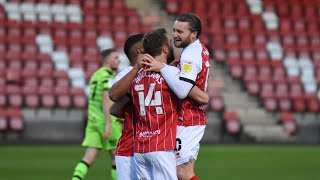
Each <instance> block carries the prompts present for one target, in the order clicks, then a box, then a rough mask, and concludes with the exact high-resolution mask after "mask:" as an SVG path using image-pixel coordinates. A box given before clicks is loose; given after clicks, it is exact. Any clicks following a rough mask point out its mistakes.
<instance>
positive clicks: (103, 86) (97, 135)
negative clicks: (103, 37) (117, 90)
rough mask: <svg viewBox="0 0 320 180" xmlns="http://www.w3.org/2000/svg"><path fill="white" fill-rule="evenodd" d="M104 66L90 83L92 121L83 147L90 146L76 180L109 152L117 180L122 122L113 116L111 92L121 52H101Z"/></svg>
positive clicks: (89, 114) (75, 171)
mask: <svg viewBox="0 0 320 180" xmlns="http://www.w3.org/2000/svg"><path fill="white" fill-rule="evenodd" d="M100 54H101V60H102V67H101V68H99V69H98V70H97V71H96V72H95V73H94V74H93V75H92V77H91V80H90V96H89V97H88V102H89V104H88V109H89V111H88V121H87V127H86V134H85V138H84V140H83V143H82V146H84V147H86V151H85V154H84V156H83V158H82V160H81V161H80V162H79V163H78V164H77V166H76V167H75V170H74V172H73V177H72V180H82V179H84V178H85V175H86V174H87V172H88V170H89V167H90V166H91V165H92V164H93V163H94V162H95V161H96V159H97V157H98V155H99V151H100V150H107V151H109V153H110V157H111V159H112V169H111V176H112V180H116V179H117V175H116V164H115V160H114V153H115V149H116V147H117V143H118V140H119V138H120V136H121V131H122V129H121V123H120V122H119V121H118V120H117V118H116V117H114V116H111V115H110V113H109V110H110V107H111V102H112V101H111V100H110V99H109V93H108V90H109V88H110V87H111V86H112V82H113V79H114V77H115V71H116V70H117V68H118V64H119V62H120V61H119V53H118V52H117V51H116V49H113V48H112V49H106V50H103V51H102V52H101V53H100Z"/></svg>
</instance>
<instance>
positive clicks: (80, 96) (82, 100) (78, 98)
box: [71, 88, 87, 109]
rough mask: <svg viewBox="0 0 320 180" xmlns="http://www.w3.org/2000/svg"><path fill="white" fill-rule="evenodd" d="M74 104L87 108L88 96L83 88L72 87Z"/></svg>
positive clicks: (76, 106) (77, 106) (74, 105)
mask: <svg viewBox="0 0 320 180" xmlns="http://www.w3.org/2000/svg"><path fill="white" fill-rule="evenodd" d="M71 94H72V104H73V107H75V108H80V109H82V108H85V107H86V106H87V97H86V95H85V93H84V90H83V88H71Z"/></svg>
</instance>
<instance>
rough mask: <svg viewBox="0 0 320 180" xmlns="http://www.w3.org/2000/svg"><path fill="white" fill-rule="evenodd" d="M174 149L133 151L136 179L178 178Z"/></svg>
mask: <svg viewBox="0 0 320 180" xmlns="http://www.w3.org/2000/svg"><path fill="white" fill-rule="evenodd" d="M174 156H175V155H174V150H170V151H156V152H149V153H134V161H135V163H136V170H137V176H138V180H154V179H170V180H178V178H177V172H176V171H177V169H176V158H175V157H174Z"/></svg>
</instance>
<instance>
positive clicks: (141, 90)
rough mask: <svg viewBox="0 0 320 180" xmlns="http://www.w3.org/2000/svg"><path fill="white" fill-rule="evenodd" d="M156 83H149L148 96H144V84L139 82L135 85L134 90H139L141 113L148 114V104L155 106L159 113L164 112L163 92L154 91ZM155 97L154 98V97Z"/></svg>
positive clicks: (142, 114)
mask: <svg viewBox="0 0 320 180" xmlns="http://www.w3.org/2000/svg"><path fill="white" fill-rule="evenodd" d="M155 86H156V83H151V84H150V85H149V90H148V94H147V96H146V98H144V85H143V84H139V85H136V86H134V90H135V91H137V92H138V97H139V108H140V115H141V116H145V115H146V107H148V106H155V108H156V113H157V114H163V110H162V107H161V105H162V99H161V92H160V91H156V92H154V88H155ZM152 97H154V99H152Z"/></svg>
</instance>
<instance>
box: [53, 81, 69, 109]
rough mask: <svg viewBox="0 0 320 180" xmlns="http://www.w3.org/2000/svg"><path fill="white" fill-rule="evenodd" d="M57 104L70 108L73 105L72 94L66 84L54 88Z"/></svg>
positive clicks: (60, 106)
mask: <svg viewBox="0 0 320 180" xmlns="http://www.w3.org/2000/svg"><path fill="white" fill-rule="evenodd" d="M54 95H55V96H56V102H57V106H58V107H59V108H69V107H70V106H71V96H70V92H69V88H68V87H66V86H56V87H55V88H54Z"/></svg>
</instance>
